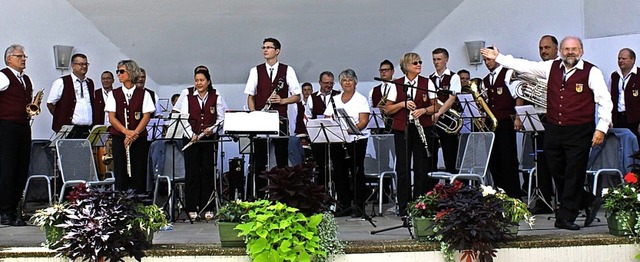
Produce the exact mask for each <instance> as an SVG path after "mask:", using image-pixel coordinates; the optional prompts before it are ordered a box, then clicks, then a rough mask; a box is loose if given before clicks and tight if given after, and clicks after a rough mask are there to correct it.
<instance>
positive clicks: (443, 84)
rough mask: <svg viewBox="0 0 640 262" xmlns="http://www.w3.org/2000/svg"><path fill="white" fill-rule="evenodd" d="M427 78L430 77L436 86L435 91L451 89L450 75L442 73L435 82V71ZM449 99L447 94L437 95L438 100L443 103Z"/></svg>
mask: <svg viewBox="0 0 640 262" xmlns="http://www.w3.org/2000/svg"><path fill="white" fill-rule="evenodd" d="M429 79H431V82H433V84H434V86H435V87H436V91H437V90H440V89H443V90H450V89H451V75H446V74H443V75H442V78H441V79H440V80H441V81H440V83H436V81H437V80H438V78H437V77H436V73H433V74H431V75H430V76H429ZM448 99H449V94H439V95H438V100H440V102H442V103H444V102H446V101H447V100H448Z"/></svg>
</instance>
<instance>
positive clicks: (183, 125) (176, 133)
mask: <svg viewBox="0 0 640 262" xmlns="http://www.w3.org/2000/svg"><path fill="white" fill-rule="evenodd" d="M189 127H191V125H190V124H189V114H180V113H173V114H171V120H170V122H169V126H167V133H166V134H165V136H164V140H166V141H167V142H169V144H172V147H171V156H172V158H171V159H175V158H176V146H177V142H178V140H179V139H182V137H184V136H185V135H188V134H189V131H190V128H189ZM165 153H166V152H165ZM171 179H172V181H175V179H176V165H175V160H172V163H171ZM171 186H172V187H173V188H171V194H169V200H168V201H170V203H169V207H170V208H169V209H170V210H169V218H170V220H171V221H176V220H177V216H176V215H175V210H174V209H175V208H173V207H174V206H175V200H176V197H175V195H174V194H175V192H176V188H175V187H176V183H172V184H171ZM178 204H179V205H180V206H181V207H182V209H181V211H180V213H179V214H178V216H180V215H182V213H183V212H184V213H185V215H186V217H187V219H188V220H189V222H190V223H191V224H193V220H192V219H191V217H190V216H189V214H186V211H185V209H184V207H185V206H186V205H185V204H184V202H183V201H182V198H180V197H178Z"/></svg>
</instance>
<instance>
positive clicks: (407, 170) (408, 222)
mask: <svg viewBox="0 0 640 262" xmlns="http://www.w3.org/2000/svg"><path fill="white" fill-rule="evenodd" d="M416 78H417V77H416ZM373 79H374V80H377V81H382V82H386V83H391V84H394V85H402V91H403V92H404V94H405V99H404V108H405V109H407V105H408V103H409V99H410V98H409V96H408V95H406V93H407V91H408V90H409V88H415V89H416V91H417V90H422V91H425V92H426V93H427V94H428V93H436V94H438V92H436V91H432V90H428V89H424V88H420V87H417V86H413V85H408V84H404V83H396V82H394V81H392V80H386V79H382V78H379V77H374V78H373ZM440 92H441V93H446V94H451V91H450V90H441V91H440ZM410 115H411V111H410V110H409V109H407V119H406V121H405V123H404V139H403V140H404V152H405V157H406V158H407V159H406V160H405V163H404V171H405V174H406V175H407V176H410V170H411V168H410V167H409V165H410V161H409V139H408V137H409V117H410ZM414 121H419V119H415V120H414ZM429 153H430V152H429V151H427V155H429ZM410 180H411V179H409V181H410ZM409 188H411V187H409ZM396 190H397V189H396ZM396 195H397V193H396ZM409 195H411V192H409ZM401 219H402V224H401V225H397V226H392V227H388V228H383V229H380V230H374V231H371V232H370V233H371V235H375V234H377V233H381V232H386V231H390V230H394V229H398V228H403V227H404V228H407V230H408V231H409V236H411V239H414V238H415V237H414V236H413V232H412V231H411V227H412V226H413V225H412V223H411V219H409V217H408V216H402V217H401Z"/></svg>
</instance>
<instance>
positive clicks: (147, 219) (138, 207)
mask: <svg viewBox="0 0 640 262" xmlns="http://www.w3.org/2000/svg"><path fill="white" fill-rule="evenodd" d="M135 211H136V213H137V215H136V217H135V218H133V219H132V220H131V221H130V222H129V223H130V224H131V225H134V226H136V227H138V228H140V229H142V231H143V232H144V233H145V235H146V237H147V242H149V244H153V234H154V233H155V232H158V231H160V229H161V228H162V227H164V226H166V225H167V223H168V221H167V216H166V215H165V214H164V212H163V211H162V209H161V208H160V207H158V206H157V205H144V204H142V203H136V204H135Z"/></svg>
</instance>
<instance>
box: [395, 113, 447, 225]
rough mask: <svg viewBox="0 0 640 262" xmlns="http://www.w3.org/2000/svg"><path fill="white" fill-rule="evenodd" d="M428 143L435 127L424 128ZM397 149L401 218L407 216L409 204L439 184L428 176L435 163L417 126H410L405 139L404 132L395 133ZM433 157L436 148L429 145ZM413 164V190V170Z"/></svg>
mask: <svg viewBox="0 0 640 262" xmlns="http://www.w3.org/2000/svg"><path fill="white" fill-rule="evenodd" d="M423 130H424V133H425V136H426V137H427V142H428V141H432V139H433V132H432V131H433V127H423ZM393 135H394V143H395V147H396V172H397V173H398V205H399V207H400V216H405V215H407V203H408V202H409V201H411V200H413V199H415V198H417V197H418V196H419V195H421V194H425V193H427V192H428V191H430V190H431V189H433V187H434V186H435V184H436V183H437V180H435V179H433V178H430V177H428V176H427V173H429V172H432V171H433V170H434V166H433V161H432V159H431V158H428V157H427V150H426V149H425V147H424V144H423V143H422V140H421V139H420V136H419V135H418V131H417V129H416V126H415V125H414V124H413V123H411V124H410V125H409V126H408V135H407V136H406V139H405V132H404V131H394V132H393ZM429 150H430V151H431V155H432V157H434V156H435V155H436V153H437V152H436V147H435V146H433V145H429ZM412 160H413V161H412ZM411 162H413V169H412V170H413V190H411V169H410V168H408V167H409V165H410V164H411Z"/></svg>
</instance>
